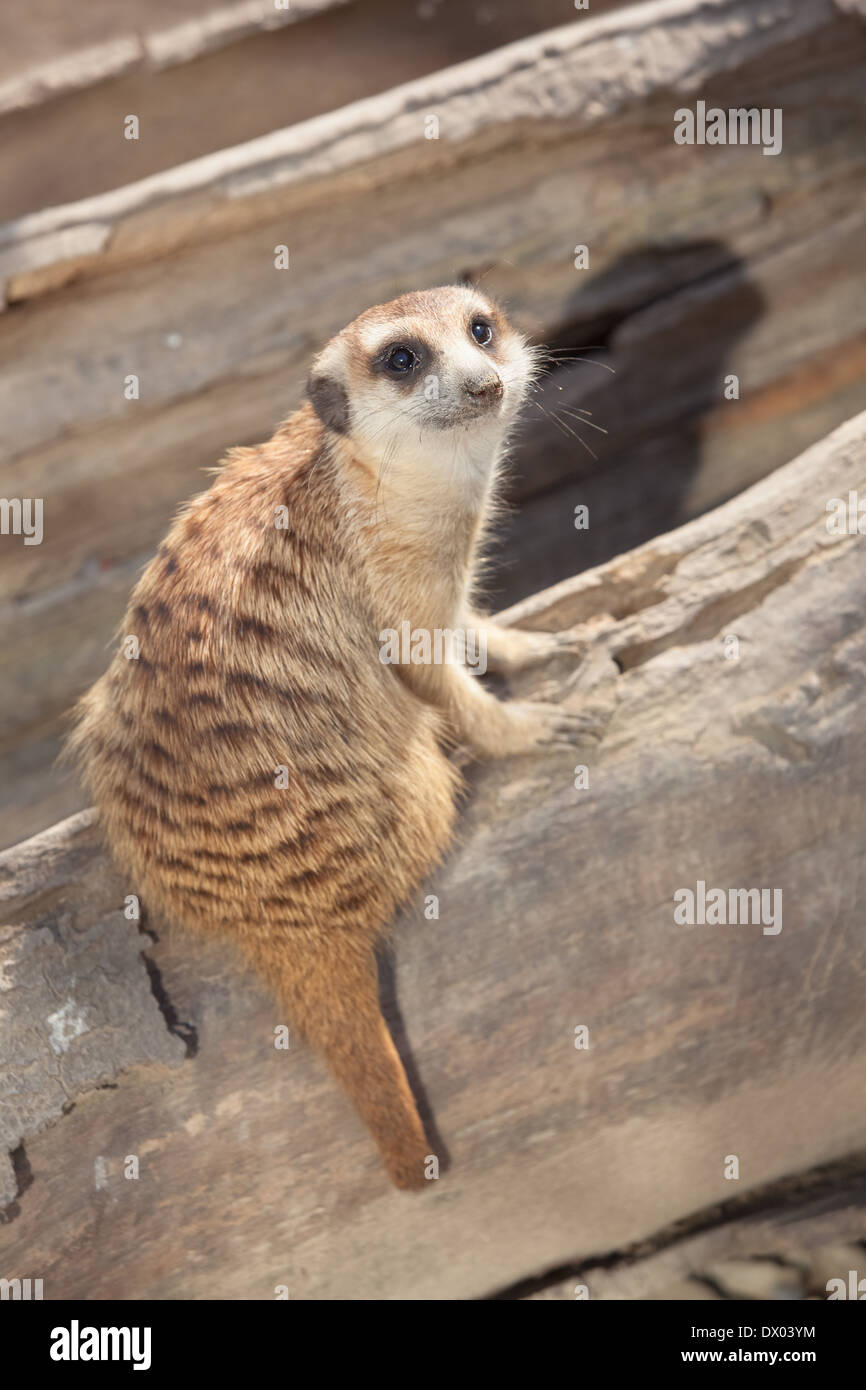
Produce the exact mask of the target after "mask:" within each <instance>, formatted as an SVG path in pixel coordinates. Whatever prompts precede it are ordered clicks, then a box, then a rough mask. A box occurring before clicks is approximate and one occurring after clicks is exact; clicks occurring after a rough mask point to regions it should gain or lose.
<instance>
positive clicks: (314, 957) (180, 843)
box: [71, 287, 580, 1187]
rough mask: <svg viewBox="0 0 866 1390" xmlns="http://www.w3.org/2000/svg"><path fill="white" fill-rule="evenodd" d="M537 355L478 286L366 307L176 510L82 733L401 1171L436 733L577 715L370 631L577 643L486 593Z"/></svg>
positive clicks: (84, 716)
mask: <svg viewBox="0 0 866 1390" xmlns="http://www.w3.org/2000/svg"><path fill="white" fill-rule="evenodd" d="M532 371H533V360H532V354H531V353H530V352H529V351H528V350H527V349H526V347H525V345H524V343H523V340H522V339H521V338H520V337H519V335H518V334H516V333H515V332H514V331H513V330H512V329H511V328H510V326H509V324H508V322H507V320H506V319H505V318H504V316H503V315H502V314H501V312H500V311H499V310H498V309H497V308H496V306H495V305H493V304H491V303H490V302H489V301H488V300H487V299H486V298H485V297H484V296H483V295H481V294H479V293H478V292H477V291H475V290H471V289H465V288H461V287H446V288H444V289H438V290H430V291H426V292H423V293H419V294H414V295H407V296H404V297H403V298H402V299H399V300H395V301H394V302H393V303H391V304H387V305H382V306H379V307H378V308H376V309H373V310H370V311H368V313H366V314H364V315H362V316H361V317H360V319H357V320H356V321H355V322H354V323H353V324H350V325H349V327H348V328H347V329H345V330H344V331H343V332H342V333H340V334H338V335H337V336H336V337H335V338H334V339H332V341H331V342H330V343H329V344H328V345H327V346H326V347H325V349H324V350H323V352H322V353H321V354H320V356H319V357H318V358H317V359H316V361H315V363H314V365H313V369H312V372H311V375H310V380H309V384H308V395H309V400H308V402H306V403H305V404H304V406H302V408H301V409H300V410H299V411H297V412H296V413H295V415H293V416H292V417H291V418H290V419H289V420H287V421H286V422H285V423H284V424H283V425H282V426H280V428H279V429H278V430H277V431H276V433H275V434H274V436H273V438H272V439H271V440H270V441H269V442H268V443H267V444H264V445H262V446H260V447H259V448H256V449H241V450H235V451H233V453H232V455H231V456H230V458H229V460H228V461H227V463H226V466H225V468H224V469H223V471H222V472H221V474H220V475H219V477H218V478H217V480H216V482H215V483H214V484H213V486H212V487H211V489H210V490H209V491H208V492H207V493H205V494H204V495H203V496H202V497H200V498H198V499H196V500H195V501H194V502H193V503H191V504H190V505H189V506H188V507H187V508H185V509H184V510H183V511H182V512H181V514H180V516H179V517H178V519H177V520H176V521H175V523H174V525H173V527H172V528H171V531H170V532H169V535H168V536H167V538H166V541H165V542H164V544H163V545H162V546H161V547H160V550H159V553H158V555H157V556H156V557H155V559H154V560H153V561H152V563H151V564H150V565H149V566H148V568H147V569H146V571H145V573H144V574H143V576H142V578H141V580H140V581H139V583H138V585H137V586H136V589H135V591H134V593H133V595H132V599H131V601H130V607H129V610H128V612H127V616H126V619H125V621H124V632H125V633H127V634H136V635H137V637H138V639H139V644H140V654H139V656H138V658H137V659H135V660H127V659H126V658H125V655H124V654H123V653H118V655H117V656H116V657H115V659H114V661H113V663H112V665H111V667H110V668H109V670H108V671H107V672H106V674H105V676H103V677H102V679H101V680H100V681H99V682H97V684H96V685H95V686H94V687H93V689H92V690H91V691H90V692H88V694H87V695H86V696H85V697H84V698H83V700H82V701H81V703H80V706H79V710H78V727H77V729H76V731H75V733H74V735H73V737H72V740H71V746H72V748H73V751H74V752H76V753H77V754H78V756H79V758H80V760H81V763H82V765H83V768H84V771H85V774H86V777H87V780H88V782H89V785H90V787H91V789H92V793H93V796H94V799H95V800H96V802H97V805H98V806H99V809H100V813H101V818H102V823H103V825H104V828H105V832H106V834H107V836H108V839H109V841H110V843H111V845H112V847H113V850H114V853H115V856H116V858H117V860H118V862H119V863H120V865H121V866H122V867H123V868H124V870H125V871H126V872H127V873H128V874H129V875H130V879H131V882H132V884H133V885H134V887H135V889H137V890H139V891H141V892H142V893H143V895H144V897H145V901H146V902H150V903H151V904H153V905H155V906H156V907H158V908H160V909H161V910H162V912H163V913H164V914H165V915H166V916H167V917H169V918H170V919H171V920H173V921H175V922H177V923H181V924H185V925H187V926H189V927H191V928H194V929H197V930H200V931H204V932H208V931H215V932H220V933H222V934H223V935H225V936H228V937H230V938H231V939H232V940H233V941H235V943H236V944H237V945H238V946H239V947H240V949H241V950H242V951H243V952H244V954H245V955H246V957H247V959H248V960H249V961H250V962H251V964H252V965H253V966H254V967H255V968H256V969H258V970H259V972H260V973H261V974H262V976H263V977H264V978H265V979H266V980H267V981H268V982H269V984H270V985H271V986H272V988H273V990H274V992H275V994H276V995H277V997H278V998H279V999H280V1001H281V1002H282V1004H283V1005H284V1008H285V1011H286V1013H287V1014H288V1017H289V1018H290V1020H291V1021H292V1022H293V1023H294V1025H295V1027H296V1028H297V1029H298V1030H299V1031H301V1032H302V1033H304V1034H305V1035H306V1036H307V1037H308V1038H309V1039H310V1041H311V1042H312V1043H313V1044H314V1045H315V1046H316V1047H317V1048H318V1049H319V1051H320V1052H321V1053H322V1054H323V1055H324V1057H325V1058H326V1060H327V1062H328V1064H329V1066H330V1067H331V1069H332V1071H333V1072H334V1074H335V1076H336V1077H337V1078H338V1080H339V1081H340V1082H341V1084H342V1085H343V1086H344V1087H345V1089H346V1091H347V1092H348V1093H349V1095H350V1096H351V1097H352V1099H353V1101H354V1103H355V1105H356V1107H357V1108H358V1110H359V1112H360V1114H361V1115H362V1117H363V1119H364V1121H365V1123H366V1125H367V1127H368V1129H369V1131H370V1133H371V1134H372V1136H373V1138H374V1139H375V1141H376V1143H377V1144H378V1146H379V1149H380V1151H381V1153H382V1156H383V1158H384V1161H385V1164H386V1167H387V1169H388V1172H389V1174H390V1176H391V1178H392V1179H393V1181H394V1182H395V1183H396V1184H397V1185H398V1186H401V1187H418V1186H422V1185H423V1183H424V1174H425V1160H426V1157H427V1151H428V1144H427V1140H426V1138H425V1135H424V1131H423V1127H422V1125H421V1121H420V1119H419V1116H418V1113H417V1109H416V1106H415V1103H414V1100H413V1097H412V1095H411V1092H410V1090H409V1087H408V1083H407V1081H406V1077H405V1073H404V1070H403V1067H402V1064H401V1061H400V1058H399V1056H398V1055H397V1052H396V1050H395V1048H394V1045H393V1042H392V1040H391V1039H390V1037H389V1035H388V1032H387V1028H386V1027H385V1023H384V1020H383V1018H382V1014H381V1010H380V1006H379V1000H378V991H377V975H376V962H375V954H374V952H375V947H376V944H377V942H378V941H379V940H380V939H381V937H382V936H383V934H384V933H385V932H386V930H387V927H388V924H389V923H390V921H391V920H392V919H393V916H394V913H395V911H396V909H397V908H398V906H399V905H400V904H401V903H402V902H404V901H406V899H407V898H408V897H409V896H410V895H411V894H412V893H413V892H414V891H415V890H416V889H417V887H418V885H419V884H420V882H421V881H422V880H423V878H424V877H425V875H427V874H428V873H429V872H430V871H431V869H432V868H433V867H434V866H435V864H436V863H437V861H438V860H439V859H440V858H441V856H442V855H443V853H444V852H445V850H446V849H447V847H448V844H449V842H450V838H451V834H452V830H453V824H454V818H455V796H456V792H457V789H458V785H459V778H458V776H457V774H456V772H455V769H454V767H453V765H452V764H451V762H450V761H449V759H448V757H447V756H446V753H445V752H444V749H443V741H447V739H448V737H451V738H456V739H459V740H461V741H462V742H463V743H465V744H466V745H467V746H468V747H469V748H470V749H472V750H473V751H475V752H476V753H477V754H478V755H480V756H503V755H507V754H512V753H521V752H529V751H532V750H535V749H537V748H538V747H539V746H541V745H545V744H547V745H556V744H559V743H562V742H568V741H569V740H571V739H573V737H574V734H575V732H576V731H577V730H578V729H579V728H580V721H579V720H576V719H575V717H574V716H571V715H568V714H565V713H563V712H562V711H561V710H560V709H559V708H558V707H556V706H549V705H545V704H543V703H532V702H512V703H504V702H501V701H499V700H497V699H496V698H495V697H494V696H493V695H492V694H491V693H490V692H489V691H488V690H486V689H485V688H484V686H483V685H482V684H481V683H480V682H479V681H478V680H477V679H476V678H475V677H474V676H473V675H472V674H471V673H470V672H469V671H468V670H467V669H466V668H465V667H464V666H463V665H461V664H460V663H459V662H453V661H446V662H442V663H438V664H437V663H435V662H431V663H427V664H417V663H410V664H408V665H399V666H386V665H383V664H382V662H381V661H380V659H379V646H378V637H379V634H380V633H381V632H382V630H383V629H398V628H400V626H401V624H403V623H404V622H406V621H407V620H408V622H409V623H410V625H411V627H412V628H413V629H422V630H426V631H428V632H432V631H435V630H442V629H452V630H453V629H455V628H464V629H465V628H467V627H470V626H471V627H477V628H480V629H481V630H482V631H483V632H484V634H485V637H486V640H487V659H488V665H489V666H490V667H491V668H492V669H500V670H505V671H509V670H514V669H518V668H519V667H521V666H524V665H527V664H530V663H534V662H537V661H540V660H543V659H544V658H545V657H546V655H547V654H548V653H550V652H551V651H553V650H555V649H557V647H561V645H562V642H563V639H562V638H561V637H560V636H559V635H556V634H544V633H526V632H518V631H515V630H506V629H503V628H501V627H497V626H495V625H490V624H488V623H487V622H486V620H485V619H483V618H482V617H481V616H480V615H479V614H478V613H477V612H476V611H475V610H474V608H473V607H472V588H473V582H474V577H475V571H476V564H477V558H478V547H479V543H480V541H481V538H482V534H483V530H484V527H485V525H486V523H487V520H488V518H489V515H490V508H491V506H492V505H493V503H494V497H495V488H496V476H497V471H498V469H499V466H500V463H501V459H502V456H503V452H504V449H505V447H506V442H507V437H508V432H509V430H510V428H511V425H512V424H513V422H514V419H515V417H516V414H517V411H518V409H519V407H520V404H521V402H522V400H523V399H524V397H525V394H526V391H527V389H528V386H529V384H530V380H531V377H532ZM280 513H282V514H285V515H286V516H287V517H288V525H287V526H283V527H277V526H276V525H275V521H274V518H275V515H277V514H280ZM285 772H287V774H288V778H287V780H281V777H282V774H283V773H285ZM275 774H277V775H276V776H275Z"/></svg>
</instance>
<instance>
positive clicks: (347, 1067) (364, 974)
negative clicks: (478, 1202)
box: [255, 937, 430, 1189]
mask: <svg viewBox="0 0 866 1390" xmlns="http://www.w3.org/2000/svg"><path fill="white" fill-rule="evenodd" d="M257 945H258V943H257ZM255 964H256V965H257V966H258V969H259V970H260V971H261V972H262V973H263V974H264V975H265V977H266V978H267V979H268V981H269V983H270V984H271V986H272V988H273V989H274V990H275V992H276V993H277V996H278V997H279V999H280V1000H281V1002H282V1003H283V1004H284V1005H285V1007H286V1009H287V1010H288V1013H289V1017H288V1022H289V1023H290V1024H291V1025H292V1026H293V1027H294V1028H296V1029H297V1030H298V1031H299V1032H300V1033H301V1034H302V1035H303V1036H304V1037H305V1038H306V1039H307V1041H308V1042H309V1043H310V1044H311V1046H312V1047H314V1048H315V1049H316V1051H317V1052H319V1053H320V1054H321V1056H322V1057H323V1058H324V1060H325V1062H326V1063H327V1065H328V1067H329V1069H330V1071H331V1072H332V1073H333V1075H334V1077H335V1078H336V1079H337V1081H339V1083H340V1085H341V1086H342V1087H343V1089H344V1091H345V1092H346V1093H347V1095H348V1096H349V1098H350V1099H351V1101H352V1103H353V1104H354V1106H355V1108H356V1110H357V1111H358V1113H359V1115H360V1116H361V1119H362V1120H363V1121H364V1124H365V1125H366V1127H367V1129H368V1131H369V1133H370V1135H371V1137H372V1138H373V1140H374V1141H375V1143H376V1145H377V1147H378V1149H379V1152H380V1154H381V1155H382V1158H383V1160H384V1163H385V1168H386V1169H387V1172H388V1176H389V1177H390V1179H391V1181H392V1182H393V1183H394V1185H395V1186H396V1187H400V1188H405V1189H409V1188H422V1187H425V1186H427V1182H426V1178H425V1167H426V1159H427V1158H428V1156H429V1153H430V1150H429V1146H428V1143H427V1139H426V1137H425V1134H424V1127H423V1125H422V1124H421V1119H420V1117H419V1115H418V1109H417V1106H416V1104H415V1099H414V1097H413V1095H412V1092H411V1090H410V1087H409V1082H408V1081H407V1079H406V1073H405V1071H404V1069H403V1063H402V1062H401V1060H400V1056H399V1054H398V1052H397V1049H396V1047H395V1046H394V1042H393V1039H392V1038H391V1035H390V1033H389V1032H388V1028H387V1025H386V1023H385V1019H384V1018H383V1016H382V1011H381V1007H380V1004H379V991H378V972H377V968H376V958H375V955H374V952H373V949H372V947H371V946H370V945H369V944H367V943H366V942H364V943H361V942H353V941H349V940H347V939H346V938H345V937H338V938H337V939H329V940H328V941H327V943H326V944H325V943H322V942H320V943H317V944H316V945H315V946H313V945H305V946H304V947H303V948H301V949H300V950H299V949H298V947H297V946H296V945H295V944H294V942H293V940H292V938H291V937H289V938H288V939H286V938H285V937H283V938H282V940H281V941H280V947H279V954H277V952H276V950H275V946H274V940H273V938H272V937H271V938H269V941H268V948H267V951H266V953H264V952H263V951H262V949H261V946H260V945H258V949H257V950H256V951H255Z"/></svg>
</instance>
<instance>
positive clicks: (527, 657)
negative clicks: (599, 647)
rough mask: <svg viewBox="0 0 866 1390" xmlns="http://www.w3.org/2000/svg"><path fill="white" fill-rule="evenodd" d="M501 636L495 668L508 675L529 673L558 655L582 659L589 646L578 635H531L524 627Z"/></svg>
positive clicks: (556, 633)
mask: <svg viewBox="0 0 866 1390" xmlns="http://www.w3.org/2000/svg"><path fill="white" fill-rule="evenodd" d="M497 636H498V648H499V650H498V651H497V652H496V654H495V660H491V662H490V665H491V669H494V667H495V669H496V670H497V671H498V672H500V673H501V674H502V675H504V676H510V675H513V674H515V673H516V672H518V671H528V670H531V669H532V667H534V666H543V665H544V663H545V662H546V661H550V660H552V659H553V658H554V657H557V656H571V657H574V658H576V659H577V660H580V658H581V657H583V655H584V653H585V652H586V643H585V642H582V641H581V640H580V639H579V638H578V637H577V635H576V634H575V633H574V632H571V631H568V630H566V631H565V632H528V631H526V630H525V629H523V628H518V627H511V628H503V629H501V635H500V634H497Z"/></svg>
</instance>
